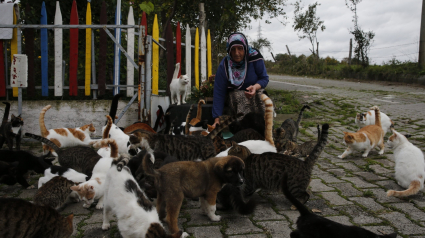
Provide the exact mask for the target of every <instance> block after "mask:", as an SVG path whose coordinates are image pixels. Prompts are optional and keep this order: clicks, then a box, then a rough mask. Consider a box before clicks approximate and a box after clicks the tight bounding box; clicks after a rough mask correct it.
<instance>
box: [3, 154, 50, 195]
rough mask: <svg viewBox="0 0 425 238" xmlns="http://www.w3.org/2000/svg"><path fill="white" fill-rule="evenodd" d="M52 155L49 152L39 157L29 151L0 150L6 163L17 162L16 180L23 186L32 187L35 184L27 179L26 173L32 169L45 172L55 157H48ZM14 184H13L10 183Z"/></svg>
mask: <svg viewBox="0 0 425 238" xmlns="http://www.w3.org/2000/svg"><path fill="white" fill-rule="evenodd" d="M49 156H50V153H49V154H46V155H43V156H40V157H37V156H34V155H33V154H31V153H30V152H27V151H23V150H20V151H11V150H0V161H3V162H6V163H15V162H17V165H16V169H15V171H14V177H15V179H16V182H18V183H19V184H20V185H22V187H24V188H28V189H32V188H35V186H34V185H31V186H30V185H29V184H28V182H27V180H26V179H25V174H27V173H28V172H29V171H30V170H32V171H35V172H36V173H39V174H41V173H43V172H44V170H45V169H47V168H49V167H50V166H51V165H52V161H53V160H54V159H47V157H49ZM9 185H13V184H9Z"/></svg>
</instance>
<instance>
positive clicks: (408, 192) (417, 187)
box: [387, 180, 421, 197]
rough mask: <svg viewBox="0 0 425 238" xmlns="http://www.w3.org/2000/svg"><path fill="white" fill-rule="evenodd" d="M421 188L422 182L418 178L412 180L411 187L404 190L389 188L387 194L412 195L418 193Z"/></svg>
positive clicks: (395, 195)
mask: <svg viewBox="0 0 425 238" xmlns="http://www.w3.org/2000/svg"><path fill="white" fill-rule="evenodd" d="M419 190H421V182H420V181H418V180H413V181H412V182H410V185H409V188H408V189H406V190H404V191H394V190H388V191H387V196H388V197H391V196H394V197H407V196H410V195H414V194H417V193H418V192H419Z"/></svg>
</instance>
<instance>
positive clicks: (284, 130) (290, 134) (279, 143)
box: [273, 105, 310, 152]
mask: <svg viewBox="0 0 425 238" xmlns="http://www.w3.org/2000/svg"><path fill="white" fill-rule="evenodd" d="M305 109H310V106H308V105H304V106H303V107H302V108H301V110H300V113H299V114H298V119H297V121H296V122H295V121H294V120H293V119H292V118H288V119H286V120H285V121H284V122H283V123H282V125H280V127H279V128H277V129H274V130H273V139H274V141H275V143H276V149H277V151H278V152H281V151H285V149H286V147H285V146H286V142H288V141H292V142H295V143H296V142H297V137H298V132H299V127H300V122H301V118H302V116H303V113H304V110H305Z"/></svg>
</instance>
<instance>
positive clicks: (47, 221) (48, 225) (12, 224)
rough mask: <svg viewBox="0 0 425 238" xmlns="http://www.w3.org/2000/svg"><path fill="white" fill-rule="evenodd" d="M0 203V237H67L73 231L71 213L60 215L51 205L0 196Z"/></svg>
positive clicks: (72, 216)
mask: <svg viewBox="0 0 425 238" xmlns="http://www.w3.org/2000/svg"><path fill="white" fill-rule="evenodd" d="M0 204H1V206H0V237H43V238H68V237H70V236H71V234H72V232H73V225H72V220H73V218H74V215H73V214H71V215H69V216H68V217H62V216H61V215H60V214H59V213H58V212H57V211H56V210H55V209H53V208H51V207H48V206H38V205H35V204H32V203H30V202H28V201H25V200H22V199H17V198H0ZM23 231H25V234H22V232H23Z"/></svg>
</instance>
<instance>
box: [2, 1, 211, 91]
mask: <svg viewBox="0 0 425 238" xmlns="http://www.w3.org/2000/svg"><path fill="white" fill-rule="evenodd" d="M62 4H64V3H63V2H62ZM91 7H92V6H91V5H90V2H88V3H87V8H86V13H85V16H86V17H85V25H86V26H90V25H92V15H91ZM26 11H29V6H27V10H26ZM40 14H41V15H40V25H47V22H48V19H47V14H46V7H45V3H44V2H43V3H42V6H41V12H40ZM68 14H70V22H69V25H78V24H80V22H79V20H78V19H79V15H78V12H77V3H76V1H75V0H73V2H72V8H71V12H70V13H68ZM106 17H107V14H106V4H105V2H103V3H102V6H101V13H100V19H99V22H100V24H101V25H106V23H107V18H106ZM127 19H128V20H127V26H134V25H135V20H134V13H133V8H132V7H130V9H129V12H128V17H127ZM16 22H17V19H16V14H14V24H16ZM115 22H116V25H119V23H120V22H119V21H117V20H115ZM54 24H55V25H59V26H60V25H62V24H63V21H62V12H61V8H60V2H59V1H57V2H56V11H55V17H54ZM137 24H141V25H144V26H145V32H143V33H142V34H143V35H144V36H146V35H147V32H148V24H147V21H146V14H145V13H143V17H142V19H141V22H140V23H139V22H138V23H137ZM21 27H22V25H21ZM22 28H24V27H22ZM38 28H40V27H38ZM134 28H135V27H134ZM134 28H127V33H126V35H125V36H126V41H127V46H126V51H127V54H128V56H129V57H128V58H127V65H126V66H127V71H126V74H127V75H126V76H127V87H126V90H125V91H126V95H127V96H128V97H132V96H133V95H134V88H133V87H131V85H134V84H135V80H134V77H135V72H134V71H135V70H134V63H133V62H134V59H135V57H134V55H135V53H137V51H135V50H134V49H135V48H136V47H138V46H136V45H135V42H137V41H135V35H139V34H140V33H139V34H135V30H134ZM166 29H167V30H166V31H167V34H166V35H167V37H166V39H165V44H164V45H166V47H167V55H168V57H167V62H168V66H167V68H168V69H169V72H171V75H172V72H173V71H174V65H175V64H176V63H180V71H179V76H180V74H181V73H182V71H183V70H182V69H184V71H185V73H186V74H187V75H188V77H189V78H191V76H192V75H191V72H192V65H191V62H192V52H194V66H193V67H194V78H195V86H196V87H197V88H199V86H200V82H201V81H203V80H206V79H207V78H208V76H210V75H211V74H212V69H211V65H212V63H211V39H210V32H209V30H208V34H207V37H206V36H205V33H206V32H205V29H203V28H200V29H198V28H196V35H195V39H194V42H195V43H194V46H193V45H191V42H192V37H191V34H190V27H189V25H186V33H185V40H184V41H185V43H182V39H181V38H182V33H181V26H180V23H179V22H177V24H176V32H175V33H173V32H172V30H171V29H172V27H171V25H169V26H168V27H167V28H166ZM19 30H21V29H19ZM17 31H18V28H17V27H14V34H13V39H12V40H11V44H10V45H11V48H10V52H11V53H10V59H12V56H13V54H17V53H18V48H20V45H18V37H17ZM69 31H70V41H69V58H67V57H66V58H64V55H63V48H64V44H63V28H54V34H53V35H49V34H48V30H47V28H41V29H40V31H39V32H40V35H39V37H38V36H35V35H34V32H35V31H34V29H31V28H24V30H23V33H24V36H25V38H24V39H25V41H26V42H25V45H26V47H25V51H27V52H22V53H24V54H27V55H28V64H29V67H28V71H29V76H28V89H27V93H28V96H31V97H32V96H34V95H35V92H34V90H35V83H34V80H35V77H34V68H33V66H34V58H35V57H34V53H35V55H40V56H41V69H40V71H41V79H42V80H41V95H42V96H49V86H53V85H49V80H48V79H49V77H54V80H53V82H54V87H53V88H54V96H57V97H61V96H63V92H64V90H65V88H64V79H63V75H65V73H64V71H63V70H64V63H63V62H64V61H65V62H66V63H67V64H68V65H69V69H68V70H69V71H68V81H69V95H70V96H77V95H78V78H77V77H78V71H79V70H80V71H82V70H84V95H85V96H90V95H91V94H92V91H93V89H92V85H96V84H97V90H98V93H99V95H102V94H105V90H106V87H105V82H106V67H105V64H106V61H105V60H106V53H105V52H106V50H107V43H106V42H107V39H108V36H107V34H106V33H105V31H104V30H100V32H99V44H98V45H97V46H98V47H97V46H96V47H95V48H96V49H94V48H92V45H93V40H94V39H92V35H93V33H94V31H93V30H92V29H91V28H86V29H85V31H86V34H85V49H84V51H85V53H84V54H83V55H85V61H84V64H79V63H78V55H79V54H81V53H80V51H81V50H83V49H79V48H78V34H79V29H78V28H70V29H69ZM118 32H119V31H118V30H117V31H116V32H115V36H116V37H117V41H118V42H120V40H121V36H120V33H118ZM49 37H54V70H50V71H49V68H48V61H49V54H48V41H49ZM36 38H39V41H40V49H41V52H34V49H35V48H34V39H36ZM152 38H153V39H154V40H155V41H156V42H160V38H159V26H158V19H157V16H156V15H155V18H154V22H153V24H152ZM161 40H163V39H161ZM3 42H4V41H3V40H2V41H0V54H1V57H0V58H1V59H0V97H5V96H6V88H7V85H8V83H7V82H8V79H7V78H6V73H5V68H4V65H5V63H4V60H5V58H4V57H3V55H4V56H6V55H5V53H4V52H5V51H6V48H5V47H3ZM160 44H163V43H160ZM182 45H183V46H184V47H185V51H184V55H185V60H184V61H182ZM6 46H7V45H6ZM159 48H160V47H159V46H158V45H157V44H156V43H153V44H152V49H151V52H152V61H151V62H152V66H150V65H148V66H147V67H146V70H151V74H149V75H151V78H148V79H146V80H151V82H150V83H149V84H148V85H151V87H152V94H158V93H159V91H160V90H159V88H158V87H159V85H158V79H159ZM192 48H194V49H195V50H193V51H192ZM95 50H97V51H98V52H99V60H98V62H96V63H97V68H96V69H94V65H95V64H94V63H93V62H92V61H93V60H94V58H93V55H94V54H93V51H95ZM114 53H116V51H114ZM174 53H175V54H174ZM174 55H175V56H174ZM40 56H39V58H40ZM8 62H10V60H9V61H8ZM114 63H115V64H119V63H120V62H119V61H118V62H117V61H114ZM184 63H185V67H183V64H184ZM79 65H80V66H79ZM81 65H83V66H84V69H82V68H79V67H81ZM170 68H171V69H172V70H170ZM8 69H10V68H8ZM115 69H119V65H118V66H116V65H115V67H114V70H115ZM207 69H208V72H207ZM6 70H7V69H6ZM92 71H93V72H96V71H97V78H96V81H97V82H95V81H94V80H93V75H94V73H92ZM50 72H53V73H50ZM114 75H115V78H114V80H113V82H114V84H115V85H118V84H119V79H117V78H116V75H117V73H114ZM118 75H119V74H118ZM168 75H170V73H168ZM94 82H95V83H94ZM170 82H171V78H169V77H168V82H167V84H168V85H167V91H169V90H168V87H169V83H170ZM137 84H138V81H136V85H137ZM190 87H191V86H189V88H190ZM80 88H81V87H80ZM95 88H96V87H95ZM115 88H117V87H115ZM162 90H163V89H162ZM13 96H14V97H17V96H18V88H13Z"/></svg>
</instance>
